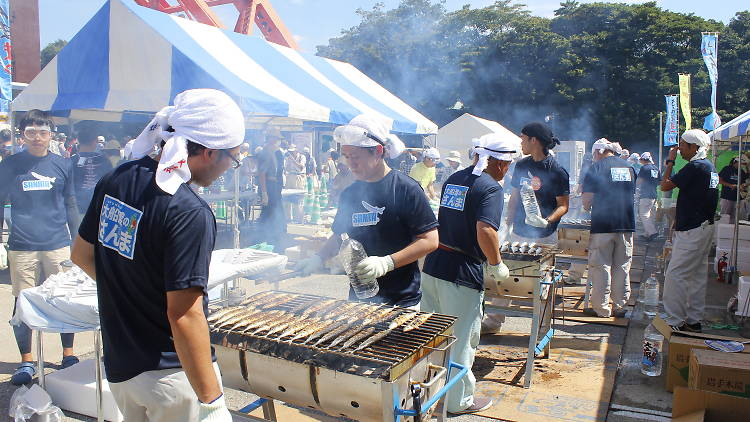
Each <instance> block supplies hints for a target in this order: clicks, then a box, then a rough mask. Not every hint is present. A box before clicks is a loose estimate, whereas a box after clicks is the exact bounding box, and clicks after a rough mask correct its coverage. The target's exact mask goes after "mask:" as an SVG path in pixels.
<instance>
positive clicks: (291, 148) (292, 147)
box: [286, 144, 297, 151]
mask: <svg viewBox="0 0 750 422" xmlns="http://www.w3.org/2000/svg"><path fill="white" fill-rule="evenodd" d="M286 150H287V151H297V145H294V144H291V145H289V148H287V149H286Z"/></svg>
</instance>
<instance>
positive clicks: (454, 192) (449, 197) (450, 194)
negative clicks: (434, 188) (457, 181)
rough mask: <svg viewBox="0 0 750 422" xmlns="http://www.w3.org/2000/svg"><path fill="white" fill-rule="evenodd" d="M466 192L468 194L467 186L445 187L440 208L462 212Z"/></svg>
mask: <svg viewBox="0 0 750 422" xmlns="http://www.w3.org/2000/svg"><path fill="white" fill-rule="evenodd" d="M467 192H469V187H468V186H461V185H450V184H449V185H445V191H444V192H443V197H442V198H440V206H441V207H445V208H450V209H452V210H456V211H463V210H464V205H466V193H467Z"/></svg>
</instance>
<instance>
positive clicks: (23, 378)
mask: <svg viewBox="0 0 750 422" xmlns="http://www.w3.org/2000/svg"><path fill="white" fill-rule="evenodd" d="M34 375H36V365H34V362H21V365H19V366H18V368H16V372H15V373H13V376H12V377H11V378H10V383H11V384H13V385H24V384H29V383H30V382H31V379H32V378H33V377H34Z"/></svg>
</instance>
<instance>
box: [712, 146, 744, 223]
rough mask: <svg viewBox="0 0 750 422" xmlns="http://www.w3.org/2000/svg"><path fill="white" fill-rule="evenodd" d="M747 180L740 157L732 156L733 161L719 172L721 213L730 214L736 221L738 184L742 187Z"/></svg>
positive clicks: (731, 219) (732, 220)
mask: <svg viewBox="0 0 750 422" xmlns="http://www.w3.org/2000/svg"><path fill="white" fill-rule="evenodd" d="M746 182H747V173H746V172H745V170H742V168H740V157H734V158H732V162H731V163H729V165H728V166H726V167H724V168H723V169H721V171H720V172H719V184H721V196H720V198H721V199H720V201H719V205H720V211H719V212H720V213H721V214H727V215H729V219H730V221H731V222H732V223H734V214H735V211H736V209H737V207H736V205H737V186H740V187H742V189H744V186H745V184H746Z"/></svg>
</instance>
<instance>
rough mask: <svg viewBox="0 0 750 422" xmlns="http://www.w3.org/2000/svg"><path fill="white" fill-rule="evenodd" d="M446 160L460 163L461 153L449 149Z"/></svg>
mask: <svg viewBox="0 0 750 422" xmlns="http://www.w3.org/2000/svg"><path fill="white" fill-rule="evenodd" d="M445 160H446V161H453V162H454V163H461V153H460V152H458V151H451V152H449V153H448V156H447V157H445Z"/></svg>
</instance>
